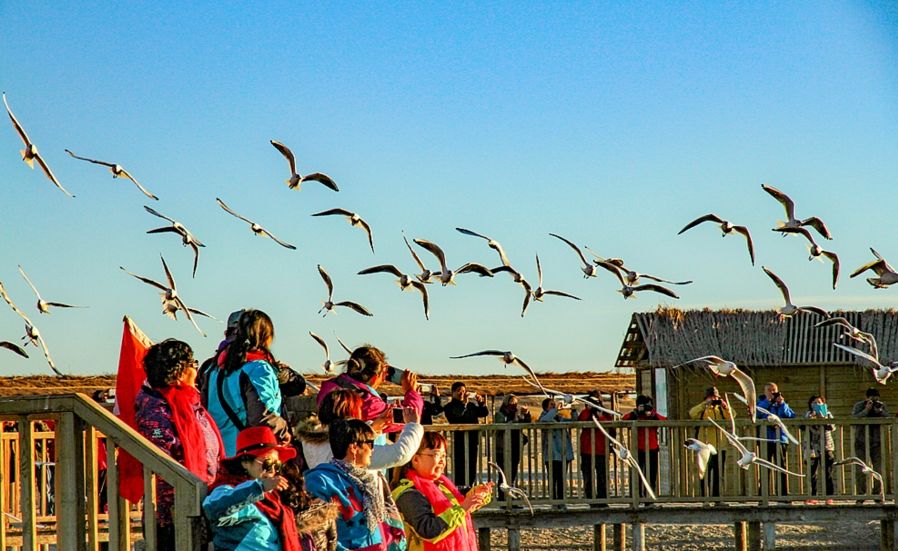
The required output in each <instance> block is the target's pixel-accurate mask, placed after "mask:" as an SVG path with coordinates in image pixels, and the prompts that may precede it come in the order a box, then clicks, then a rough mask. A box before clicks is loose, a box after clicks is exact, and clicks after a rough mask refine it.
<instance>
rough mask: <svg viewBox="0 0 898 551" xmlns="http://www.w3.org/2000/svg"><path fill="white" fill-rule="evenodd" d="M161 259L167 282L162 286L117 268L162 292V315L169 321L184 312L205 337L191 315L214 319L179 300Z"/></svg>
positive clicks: (175, 285)
mask: <svg viewBox="0 0 898 551" xmlns="http://www.w3.org/2000/svg"><path fill="white" fill-rule="evenodd" d="M160 258H162V269H163V270H165V278H166V280H167V281H168V285H163V284H162V283H159V282H158V281H156V280H153V279H150V278H148V277H144V276H139V275H137V274H132V273H131V272H129V271H128V270H126V269H125V268H124V267H122V266H119V268H121V270H122V271H123V272H125V273H126V274H128V275H130V276H131V277H133V278H136V279H138V280H140V281H142V282H144V283H146V284H147V285H149V286H151V287H155V288H156V289H158V290H160V291H162V293H160V296H161V297H162V313H163V314H165V315H166V316H168V317H170V318H171V319H174V320H176V319H178V310H180V311H182V312H184V315H185V316H187V319H188V320H190V323H192V324H193V327H194V328H195V329H196V330H197V332H198V333H199V334H200V335H202V336H204V337H205V336H206V333H205V332H204V331H203V330H202V329H200V326H199V325H197V324H196V320H195V319H193V314H197V315H199V316H205V317H207V318H210V319H215V318H214V317H212V316H210V315H209V314H207V313H205V312H203V311H202V310H197V309H196V308H190V307H188V306H187V305H186V304H185V303H184V301H183V300H182V299H181V296H180V295H179V294H178V287H177V284H176V283H175V278H174V277H173V276H172V275H171V271H170V270H169V269H168V264H166V263H165V258H163V257H162V256H161V255H160Z"/></svg>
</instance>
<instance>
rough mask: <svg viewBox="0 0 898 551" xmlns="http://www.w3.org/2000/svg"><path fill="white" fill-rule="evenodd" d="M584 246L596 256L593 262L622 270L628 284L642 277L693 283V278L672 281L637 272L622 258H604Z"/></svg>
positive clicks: (674, 283) (659, 280) (667, 281)
mask: <svg viewBox="0 0 898 551" xmlns="http://www.w3.org/2000/svg"><path fill="white" fill-rule="evenodd" d="M583 248H584V249H586V250H587V251H589V253H590V254H592V255H593V256H594V257H596V258H595V260H593V261H592V262H593V264H596V265H601V264H602V263H603V262H604V263H605V264H608V265H611V266H614V267H616V268H617V271H618V272H620V273H621V275H623V276H624V279H625V280H626V284H627V285H635V284H636V283H638V282H639V279H640V278H644V279H650V280H652V281H657V282H658V283H667V284H670V285H689V284H690V283H692V280H689V281H671V280H669V279H663V278H660V277H658V276H653V275H649V274H641V273H639V272H637V271H636V270H631V269H630V268H627V267H626V266H625V265H624V261H623V260H622V259H620V258H602V257H601V256H599V255H598V254H596V252H595V251H593V250H592V249H590V248H589V247H583ZM603 267H604V268H606V269H608V266H603Z"/></svg>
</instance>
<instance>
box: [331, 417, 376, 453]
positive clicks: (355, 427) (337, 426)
mask: <svg viewBox="0 0 898 551" xmlns="http://www.w3.org/2000/svg"><path fill="white" fill-rule="evenodd" d="M328 435H329V437H330V443H331V452H333V454H334V459H346V452H347V451H348V450H349V445H350V444H355V443H357V442H358V441H359V440H361V439H362V438H365V439H368V438H370V439H373V438H374V431H373V430H372V429H371V427H369V426H368V423H366V422H364V421H362V420H360V419H337V420H336V421H334V422H333V423H331V426H330V429H329V430H328Z"/></svg>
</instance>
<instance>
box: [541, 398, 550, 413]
mask: <svg viewBox="0 0 898 551" xmlns="http://www.w3.org/2000/svg"><path fill="white" fill-rule="evenodd" d="M551 403H552V399H551V398H543V411H549V404H551Z"/></svg>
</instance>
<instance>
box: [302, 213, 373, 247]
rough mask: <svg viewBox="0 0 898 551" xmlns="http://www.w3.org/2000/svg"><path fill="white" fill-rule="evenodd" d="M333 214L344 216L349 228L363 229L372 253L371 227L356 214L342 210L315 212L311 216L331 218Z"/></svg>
mask: <svg viewBox="0 0 898 551" xmlns="http://www.w3.org/2000/svg"><path fill="white" fill-rule="evenodd" d="M334 214H338V215H340V216H345V217H346V219H347V220H348V221H349V225H350V226H352V227H354V228H361V229H363V230H364V231H365V233H366V234H368V246H369V247H371V252H372V253H373V252H374V237H372V236H371V226H369V225H368V222H365V221H364V220H362V218H361V217H360V216H359V215H358V214H356V213H354V212H349V211H348V210H343V209H330V210H326V211H322V212H316V213H315V214H313V215H312V216H331V215H334Z"/></svg>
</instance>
